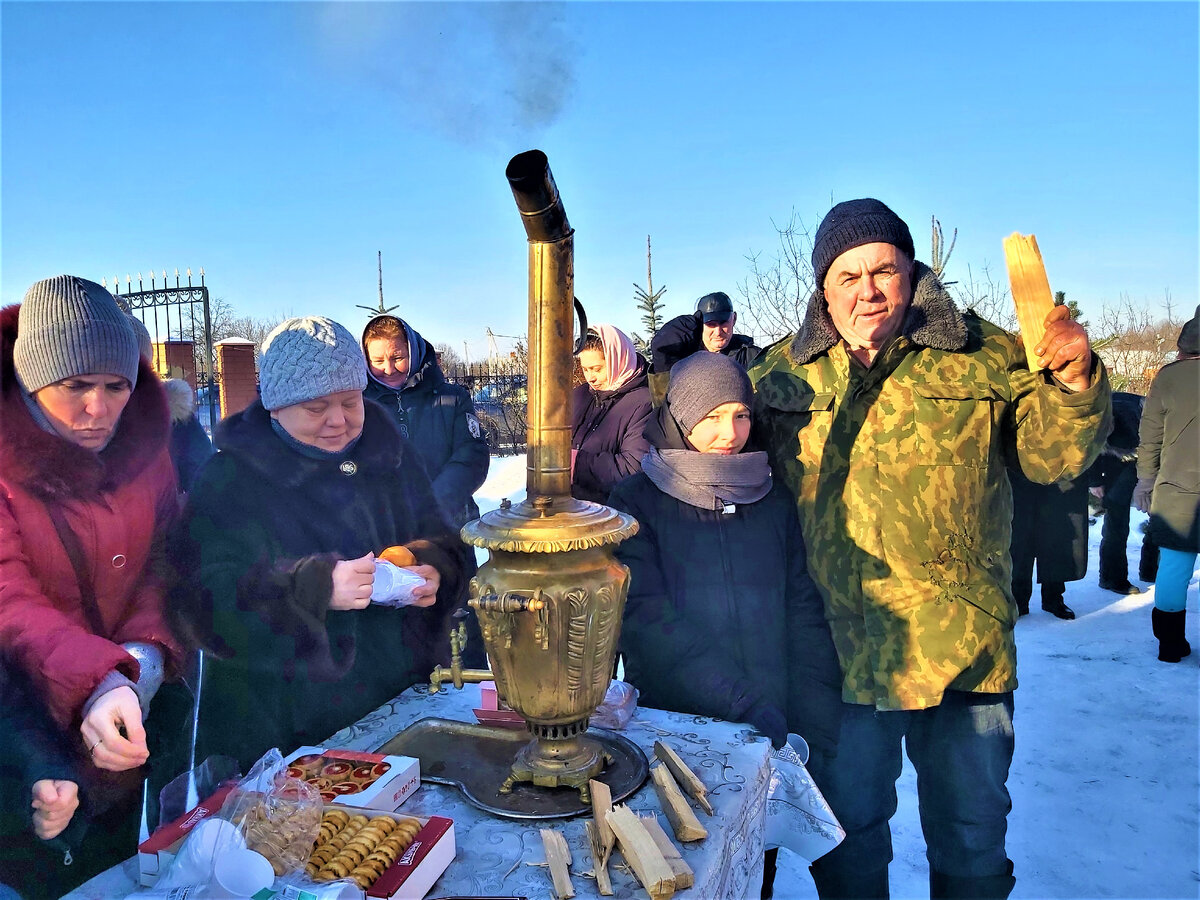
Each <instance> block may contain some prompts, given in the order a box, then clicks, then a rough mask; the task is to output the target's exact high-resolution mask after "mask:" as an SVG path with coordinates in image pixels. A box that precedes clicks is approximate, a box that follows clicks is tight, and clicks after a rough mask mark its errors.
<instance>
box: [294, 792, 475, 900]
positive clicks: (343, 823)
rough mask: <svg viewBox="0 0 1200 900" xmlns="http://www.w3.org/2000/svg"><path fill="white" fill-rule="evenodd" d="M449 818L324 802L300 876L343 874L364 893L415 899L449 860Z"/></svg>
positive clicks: (451, 850)
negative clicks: (412, 814) (314, 841)
mask: <svg viewBox="0 0 1200 900" xmlns="http://www.w3.org/2000/svg"><path fill="white" fill-rule="evenodd" d="M456 853H457V848H456V846H455V843H454V821H453V820H452V819H447V818H445V817H444V816H428V817H425V816H406V815H403V814H402V813H397V812H392V813H380V812H378V811H377V810H369V809H355V808H354V807H347V806H341V805H337V806H326V807H325V811H324V814H323V815H322V818H321V830H320V833H319V834H318V836H317V841H316V843H315V844H314V846H313V852H312V855H311V856H310V857H309V862H308V865H307V867H306V870H305V871H306V874H307V875H308V876H309V877H310V878H312V879H313V880H314V881H317V882H321V881H334V880H337V879H341V878H348V879H350V880H352V881H354V882H355V883H356V884H357V885H358V886H359V887H360V888H361V889H362V890H363V891H365V892H366V895H367V896H368V897H385V898H398V900H421V898H422V897H424V896H425V895H426V894H427V893H428V892H429V889H430V888H432V887H433V884H434V882H435V881H437V880H438V878H439V877H440V876H441V874H442V873H443V872H445V871H446V868H447V867H448V866H449V865H450V863H451V862H452V861H453V860H454V857H455V854H456Z"/></svg>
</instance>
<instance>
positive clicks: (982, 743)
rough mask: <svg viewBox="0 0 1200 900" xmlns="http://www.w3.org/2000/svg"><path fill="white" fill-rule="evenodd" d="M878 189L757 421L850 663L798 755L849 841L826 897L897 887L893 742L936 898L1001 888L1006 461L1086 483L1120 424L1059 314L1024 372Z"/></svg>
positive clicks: (1006, 879) (821, 246) (1089, 357)
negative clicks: (951, 290)
mask: <svg viewBox="0 0 1200 900" xmlns="http://www.w3.org/2000/svg"><path fill="white" fill-rule="evenodd" d="M914 256H915V254H914V250H913V242H912V235H911V233H910V232H909V229H908V226H907V225H906V224H905V223H904V222H903V221H902V220H901V219H900V217H899V216H897V215H896V214H895V213H894V212H892V210H891V209H889V208H888V207H887V206H885V205H884V204H883V203H880V202H879V201H878V200H873V199H862V200H852V201H848V202H845V203H840V204H838V205H837V206H835V207H834V208H833V209H832V210H830V212H829V213H828V215H826V217H825V219H824V221H822V223H821V226H820V228H818V230H817V234H816V239H815V241H814V245H813V253H812V263H813V273H814V276H815V284H816V285H817V288H816V290H815V291H814V292H813V295H812V297H811V298H810V300H809V305H808V311H807V314H806V316H805V319H804V322H803V324H802V325H801V328H800V330H799V331H798V332H796V333H795V334H794V335H790V336H788V337H787V338H785V339H783V340H782V341H780V342H778V343H776V344H775V345H773V346H771V347H768V348H767V349H766V350H765V351H764V352H763V353H762V354H761V355H760V356H759V358H758V360H757V361H756V362H755V363H754V365H752V366H751V368H750V373H749V374H750V378H751V381H752V382H754V385H755V409H754V419H755V428H756V429H757V437H758V441H759V445H760V446H762V447H764V448H765V449H766V450H767V453H768V456H769V458H770V461H771V469H772V471H773V472H774V474H775V477H776V478H779V479H782V480H783V482H784V483H785V484H786V485H787V487H788V488H789V489H790V490H791V491H792V493H793V494H794V495H795V497H796V503H797V507H798V510H799V513H800V521H801V525H802V527H803V531H804V536H805V540H806V542H807V544H808V549H809V569H810V571H811V574H812V577H813V580H814V581H815V582H816V583H817V586H818V588H819V589H820V591H821V594H822V599H823V600H824V602H825V617H826V619H827V620H828V622H829V625H830V630H831V631H832V633H833V639H834V644H835V645H836V647H837V651H838V657H839V660H840V662H841V668H842V704H841V711H842V720H841V729H840V733H839V737H838V743H837V747H836V750H835V751H834V752H832V753H816V752H814V753H813V755H812V758H811V759H810V761H809V764H808V765H809V770H810V771H811V773H812V775H813V777H814V779H815V780H816V782H817V785H818V786H819V787H820V788H821V790H822V792H824V794H825V797H826V799H827V800H828V801H829V804H830V806H831V807H832V809H833V811H834V813H835V814H836V815H837V816H838V818H839V820H840V821H841V823H842V825H843V827H844V828H845V829H846V839H845V841H844V842H843V843H842V844H841V845H840V846H838V847H837V848H836V849H835V850H833V851H832V852H830V853H829V854H827V855H826V856H823V857H822V858H821V859H819V860H817V861H816V863H814V864H813V867H812V873H813V878H814V880H815V882H816V885H817V890H818V892H819V893H820V895H821V897H822V898H823V900H829V898H835V897H836V898H851V897H853V898H864V897H869V898H883V897H887V896H888V891H889V888H888V863H889V861H890V860H891V859H892V844H891V832H890V829H889V825H888V822H889V820H890V819H891V817H892V815H893V814H894V813H895V811H896V805H897V798H896V779H897V778H898V777H899V775H900V771H901V766H902V759H901V744H902V742H903V746H904V747H905V749H906V751H907V754H908V757H909V759H910V760H911V761H912V763H913V766H914V768H915V769H916V772H917V784H918V806H919V810H920V816H921V827H922V831H923V832H924V835H925V841H926V846H927V855H928V858H929V868H930V874H929V890H930V896H931V897H934V898H949V897H956V898H958V897H961V898H967V897H972V898H975V897H996V898H1000V897H1007V896H1008V894H1009V892H1010V891H1011V890H1012V888H1013V885H1014V884H1015V879H1014V877H1013V866H1012V862H1011V861H1010V860H1009V859H1008V856H1007V853H1006V850H1005V835H1006V831H1007V816H1008V812H1009V810H1010V808H1011V801H1010V799H1009V794H1008V788H1007V781H1008V770H1009V765H1010V764H1011V762H1012V754H1013V729H1012V713H1013V690H1014V689H1015V688H1016V686H1017V679H1016V646H1015V642H1014V640H1013V625H1014V623H1015V621H1016V618H1017V609H1016V605H1015V603H1014V602H1013V597H1012V592H1011V564H1010V560H1009V553H1008V550H1009V542H1010V541H1009V538H1010V530H1011V525H1012V521H1011V520H1012V493H1011V490H1010V487H1009V479H1008V474H1007V470H1008V469H1009V468H1011V467H1019V468H1020V470H1021V471H1022V472H1023V473H1024V474H1025V476H1026V477H1028V478H1029V479H1031V480H1033V481H1036V482H1039V483H1044V484H1049V483H1051V482H1055V481H1059V480H1062V479H1065V478H1074V477H1077V476H1078V475H1079V474H1080V473H1082V472H1083V471H1084V469H1086V468H1087V466H1088V465H1089V464H1090V463H1091V462H1092V460H1094V459H1095V458H1096V455H1097V454H1098V453H1099V451H1100V448H1101V447H1102V446H1103V443H1104V438H1105V436H1106V435H1107V434H1108V431H1109V429H1110V427H1111V411H1110V402H1109V396H1110V390H1109V385H1108V377H1107V375H1106V374H1105V371H1104V366H1103V364H1102V363H1101V362H1100V360H1099V358H1098V357H1096V356H1095V355H1094V354H1093V353H1092V350H1091V347H1090V345H1089V343H1088V339H1087V334H1086V333H1085V332H1084V330H1083V328H1082V327H1081V326H1080V325H1079V324H1078V323H1077V322H1074V321H1072V320H1070V318H1069V316H1068V311H1067V309H1066V307H1056V308H1055V309H1054V311H1053V312H1051V313H1050V314H1049V316H1047V318H1046V321H1045V325H1046V333H1045V336H1044V337H1043V338H1042V340H1041V341H1039V343H1038V346H1037V347H1036V348H1035V350H1036V352H1037V354H1038V358H1039V361H1040V362H1041V364H1042V367H1043V368H1040V369H1038V370H1037V371H1030V369H1029V367H1028V365H1027V363H1026V361H1025V353H1024V350H1023V349H1022V347H1021V344H1020V342H1019V340H1018V338H1017V337H1016V336H1014V335H1011V334H1009V333H1007V332H1005V331H1003V330H1001V329H999V328H997V327H996V326H994V325H992V324H991V323H989V322H986V321H984V320H983V319H981V318H980V317H978V316H977V315H975V314H974V313H972V312H966V313H963V312H960V311H959V310H958V309H957V307H956V306H955V304H954V302H953V300H952V299H951V298H950V295H949V294H948V293H947V292H946V290H945V288H944V287H943V286H942V285H941V283H940V282H939V281H938V278H937V276H936V275H934V273H933V272H932V270H930V269H929V267H928V266H926V265H924V264H923V263H920V262H916V261H915V259H914Z"/></svg>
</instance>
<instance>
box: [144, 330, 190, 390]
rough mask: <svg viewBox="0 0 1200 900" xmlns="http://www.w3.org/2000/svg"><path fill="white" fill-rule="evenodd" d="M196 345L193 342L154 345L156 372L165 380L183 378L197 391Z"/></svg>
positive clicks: (171, 342)
mask: <svg viewBox="0 0 1200 900" xmlns="http://www.w3.org/2000/svg"><path fill="white" fill-rule="evenodd" d="M194 348H195V345H194V344H193V343H192V342H191V341H162V342H161V343H157V344H155V345H154V371H156V372H157V373H158V374H159V375H160V376H161V377H163V378H182V379H183V380H184V381H186V382H187V383H188V384H189V385H191V387H192V390H193V391H194V390H196V356H195V349H194Z"/></svg>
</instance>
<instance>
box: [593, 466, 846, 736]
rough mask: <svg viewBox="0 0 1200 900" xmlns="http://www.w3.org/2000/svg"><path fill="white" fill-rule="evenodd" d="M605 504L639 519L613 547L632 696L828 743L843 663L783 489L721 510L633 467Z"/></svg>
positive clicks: (834, 732) (773, 732)
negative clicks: (621, 573) (682, 496)
mask: <svg viewBox="0 0 1200 900" xmlns="http://www.w3.org/2000/svg"><path fill="white" fill-rule="evenodd" d="M608 502H609V505H611V506H613V507H616V508H617V509H619V510H622V511H624V512H627V513H630V514H631V515H632V516H634V518H636V519H637V520H638V526H639V530H638V533H637V534H636V535H635V536H634V537H632V538H629V539H628V540H626V541H624V542H622V543H621V544H619V545H618V546H617V549H616V556H617V559H619V560H620V561H621V562H623V563H624V564H625V565H627V566H629V572H630V582H629V599H628V600H627V601H626V604H625V616H624V620H623V623H622V625H621V645H620V646H621V653H622V655H623V656H624V659H625V673H626V675H625V677H626V680H627V681H629V682H631V683H632V684H634V685H635V686H636V687H637V688H638V691H639V694H640V696H639V699H638V702H639V703H641V704H642V705H644V706H649V707H656V708H659V709H671V710H677V711H680V712H688V713H695V714H698V715H708V716H717V717H720V718H722V719H728V720H730V721H734V722H749V723H750V724H751V725H754V726H755V727H756V728H757V729H758V730H759V731H761V732H763V733H764V734H766V735H767V736H768V737H770V738H771V740H772V741H773V742H774V743H775V744H777V745H778V744H780V743H781V742H782V740H783V738H784V736H785V735H786V732H787V730H789V729H790V730H792V731H795V732H797V733H799V734H800V735H802V736H803V737H804V738H805V739H806V740H808V741H809V743H811V744H812V745H813V746H814V747H825V748H828V749H830V750H831V749H832V746H833V744H834V742H835V741H836V739H837V731H838V723H839V714H838V710H839V705H840V696H841V670H840V669H839V668H838V661H837V654H836V651H835V650H834V646H833V639H832V638H831V637H830V633H829V626H828V625H827V624H826V622H825V616H824V611H823V606H822V603H821V597H820V595H819V594H818V593H817V589H816V586H815V585H814V584H813V581H812V579H811V578H809V576H808V568H807V565H808V563H807V557H806V554H805V549H804V539H803V538H802V537H801V534H800V523H799V522H798V521H797V518H796V511H795V505H794V502H793V500H792V498H791V496H790V495H789V494H788V493H787V491H786V490H784V489H782V488H781V487H780V486H778V485H776V486H775V487H773V488H772V489H771V491H770V493H768V494H767V496H766V497H764V498H763V499H762V500H759V501H758V502H756V503H748V504H739V505H738V506H737V508H736V510H735V511H734V512H732V513H723V512H718V511H713V510H704V509H700V508H698V507H695V506H691V505H690V504H687V503H684V502H683V501H681V500H677V499H676V498H674V497H672V496H670V495H669V494H666V493H664V492H663V491H661V490H659V488H658V487H656V486H655V484H654V483H653V482H652V481H651V480H650V478H649V477H648V476H647V475H646V474H645V473H641V472H639V473H638V474H637V475H634V476H632V477H630V478H627V479H625V480H624V481H622V482H621V483H620V484H619V485H617V487H616V489H615V490H614V491H613V492H612V495H611V496H610V497H609V501H608Z"/></svg>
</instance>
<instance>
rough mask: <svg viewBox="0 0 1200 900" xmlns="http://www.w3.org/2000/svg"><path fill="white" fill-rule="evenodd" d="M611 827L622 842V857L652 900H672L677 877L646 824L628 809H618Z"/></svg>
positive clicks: (612, 819)
mask: <svg viewBox="0 0 1200 900" xmlns="http://www.w3.org/2000/svg"><path fill="white" fill-rule="evenodd" d="M608 824H609V826H610V827H611V828H612V830H613V833H614V834H616V836H617V840H618V841H619V842H620V845H621V854H622V855H623V856H624V857H625V861H626V862H627V863H629V867H630V868H631V869H633V874H634V875H636V876H637V879H638V881H640V882H641V883H642V887H644V888H645V889H646V891H647V893H649V894H650V898H651V900H670V897H671V896H673V895H674V893H675V873H674V872H672V871H671V867H670V866H669V865H667V861H666V860H665V859H663V855H662V853H661V852H660V851H659V849H658V845H657V844H655V843H654V838H652V837H650V833H649V832H647V831H646V826H645V825H643V824H642V820H641V819H639V818H638V817H637V816H636V815H634V814H633V813H632V812H631V811H630V809H629V807H628V806H616V807H613V811H612V812H611V813H609V814H608Z"/></svg>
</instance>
